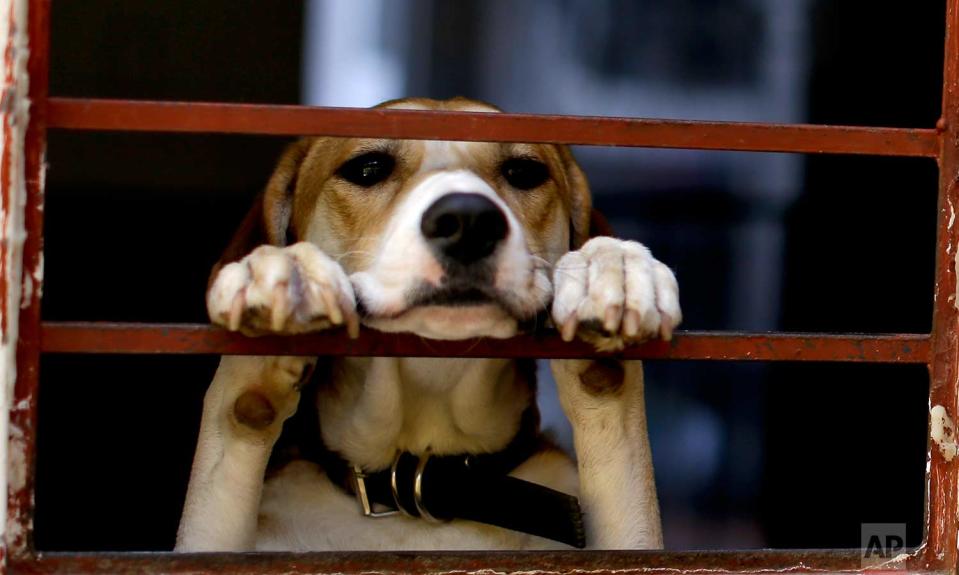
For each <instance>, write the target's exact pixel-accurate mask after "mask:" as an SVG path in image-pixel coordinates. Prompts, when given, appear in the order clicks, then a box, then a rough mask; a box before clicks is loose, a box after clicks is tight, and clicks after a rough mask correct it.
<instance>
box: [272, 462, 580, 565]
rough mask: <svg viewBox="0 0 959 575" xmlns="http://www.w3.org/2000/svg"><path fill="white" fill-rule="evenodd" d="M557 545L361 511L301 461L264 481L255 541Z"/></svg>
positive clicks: (287, 545) (290, 546) (289, 546)
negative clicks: (366, 515)
mask: <svg viewBox="0 0 959 575" xmlns="http://www.w3.org/2000/svg"><path fill="white" fill-rule="evenodd" d="M538 467H541V466H538ZM564 475H565V474H564ZM566 479H568V478H566ZM573 479H575V477H574V478H573ZM564 483H565V481H564ZM463 496H464V497H469V494H468V493H464V494H463ZM561 548H566V547H565V546H564V545H563V544H561V543H557V542H555V541H550V540H547V539H542V538H540V537H535V536H532V535H528V534H525V533H519V532H515V531H510V530H507V529H501V528H499V527H494V526H491V525H484V524H480V523H474V522H471V521H459V520H456V521H451V522H449V523H441V524H435V523H429V522H427V521H424V520H422V519H414V518H408V517H404V516H401V515H392V516H389V517H381V518H371V517H364V516H363V515H362V514H361V513H360V511H359V506H358V504H357V501H356V499H355V498H354V497H353V496H352V495H349V494H347V493H346V492H344V491H343V490H342V489H340V488H339V487H337V486H335V485H333V483H331V482H330V481H329V479H327V477H326V475H325V474H324V473H323V472H322V471H320V470H319V469H318V468H317V467H316V466H314V465H313V464H311V463H307V462H304V461H295V462H293V463H291V464H289V465H287V466H286V467H285V468H284V469H283V470H282V471H281V472H279V473H278V474H277V475H276V476H274V477H272V478H271V479H270V480H268V481H267V482H266V484H265V485H264V487H263V498H262V501H261V504H260V514H259V520H258V529H257V541H256V549H257V550H259V551H348V550H371V551H391V550H395V551H406V550H425V549H429V550H469V549H494V550H495V549H561Z"/></svg>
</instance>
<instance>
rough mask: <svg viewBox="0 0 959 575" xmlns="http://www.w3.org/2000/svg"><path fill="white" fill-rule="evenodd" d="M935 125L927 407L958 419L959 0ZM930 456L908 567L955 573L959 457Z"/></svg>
mask: <svg viewBox="0 0 959 575" xmlns="http://www.w3.org/2000/svg"><path fill="white" fill-rule="evenodd" d="M937 127H938V128H939V130H940V132H941V134H942V143H941V155H940V157H939V216H938V238H937V247H936V287H935V300H934V301H935V304H934V307H933V324H932V325H933V339H932V345H933V348H932V356H931V362H930V372H931V373H930V375H931V383H930V389H929V406H930V407H934V406H937V405H941V406H943V407H945V409H946V412H947V413H948V414H949V415H950V416H951V417H952V418H953V419H955V418H956V417H957V416H959V391H957V390H959V313H957V309H956V298H957V297H959V293H957V291H956V288H957V284H956V268H955V266H956V252H955V250H957V249H959V226H956V225H954V223H955V214H956V210H957V209H959V186H957V183H959V0H948V2H947V4H946V42H945V66H944V70H943V90H942V118H941V119H940V120H939V122H938V125H937ZM928 458H929V459H928V461H929V467H927V469H928V470H929V471H928V472H927V474H926V481H927V487H926V501H927V503H926V505H927V507H926V546H925V550H924V553H923V555H922V557H921V558H919V561H918V563H913V564H912V565H911V566H910V567H911V568H914V569H936V570H944V571H948V572H950V573H955V572H956V567H957V550H956V536H957V529H956V514H957V512H959V506H957V495H956V490H957V487H959V484H957V475H959V467H957V466H959V459H953V460H951V461H949V460H947V458H946V456H944V454H943V453H941V452H940V451H939V449H938V446H937V445H935V444H934V443H933V442H932V441H930V442H929V454H928ZM950 459H951V458H950Z"/></svg>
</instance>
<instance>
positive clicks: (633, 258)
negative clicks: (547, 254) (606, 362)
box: [552, 237, 682, 351]
mask: <svg viewBox="0 0 959 575" xmlns="http://www.w3.org/2000/svg"><path fill="white" fill-rule="evenodd" d="M553 285H554V286H555V288H554V295H553V309H552V316H553V321H554V322H555V323H556V326H557V328H558V329H559V330H560V333H561V334H562V337H563V339H564V340H566V341H571V340H572V339H573V338H574V337H577V336H578V337H580V338H581V339H584V340H586V341H589V342H590V343H592V344H594V345H595V346H596V348H597V349H598V350H600V351H612V350H616V349H621V348H622V347H623V346H624V345H626V344H629V343H632V342H638V341H643V340H647V339H651V338H655V337H661V338H663V339H665V340H669V339H671V338H672V335H673V330H674V329H675V328H676V326H677V325H679V322H680V321H681V319H682V312H681V311H680V308H679V286H678V284H677V283H676V277H675V276H674V275H673V272H672V270H670V269H669V268H668V267H666V265H665V264H663V263H662V262H660V261H659V260H657V259H656V258H654V257H653V256H652V254H650V252H649V250H648V249H647V248H646V246H644V245H642V244H640V243H638V242H633V241H624V240H617V239H614V238H608V237H598V238H593V239H591V240H589V241H588V242H586V243H585V244H584V245H583V247H582V248H581V249H579V250H576V251H573V252H569V253H567V254H566V255H564V256H563V257H562V258H560V260H559V261H558V262H557V263H556V268H555V271H554V274H553Z"/></svg>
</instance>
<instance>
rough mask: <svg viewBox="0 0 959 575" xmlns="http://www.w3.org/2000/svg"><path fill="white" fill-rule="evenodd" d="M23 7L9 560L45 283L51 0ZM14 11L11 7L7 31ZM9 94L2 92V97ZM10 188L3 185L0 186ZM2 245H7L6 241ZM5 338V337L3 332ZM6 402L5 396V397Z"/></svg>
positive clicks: (32, 433)
mask: <svg viewBox="0 0 959 575" xmlns="http://www.w3.org/2000/svg"><path fill="white" fill-rule="evenodd" d="M11 4H12V5H13V6H18V5H25V7H26V12H27V22H26V23H25V25H26V27H27V41H28V45H27V46H26V47H24V46H12V47H8V54H10V53H16V52H17V50H23V49H24V48H27V50H28V54H29V59H28V61H27V75H28V77H27V78H26V80H27V81H28V82H29V93H28V97H29V100H30V104H31V105H30V108H29V125H28V127H27V133H26V141H25V144H24V149H23V160H24V164H25V165H24V168H25V175H26V203H25V205H24V206H22V208H20V209H22V210H23V219H24V227H25V230H26V238H25V241H24V244H23V252H22V254H23V255H22V257H23V268H22V279H21V293H22V294H23V299H22V300H21V302H20V317H19V334H18V335H17V337H18V339H17V340H16V344H17V359H16V366H15V370H16V383H15V385H14V389H13V394H12V395H13V397H12V403H10V421H9V425H10V428H9V441H8V444H7V446H8V447H7V448H8V454H7V463H6V464H5V465H7V477H8V483H7V517H6V530H5V532H4V534H5V537H4V539H5V541H4V544H5V546H6V552H7V555H8V557H9V559H10V560H12V559H13V558H15V557H24V556H29V554H30V553H31V552H32V541H31V539H32V535H33V533H32V531H33V486H34V471H35V465H34V462H35V460H36V421H37V398H36V390H37V383H38V379H39V377H38V368H39V363H40V292H41V288H42V285H43V191H44V190H43V171H44V160H45V155H46V137H47V136H46V106H45V104H46V101H47V90H48V78H49V67H50V66H49V53H50V43H49V33H50V0H29V1H28V0H14V1H13V2H12V3H11ZM15 12H16V11H15V10H12V9H11V22H10V29H11V30H15V29H16V27H17V24H18V22H15V21H13V14H14V13H15ZM6 95H7V94H5V96H6ZM8 185H10V184H9V182H8V181H4V182H3V183H2V186H3V187H4V188H6V187H7V186H8ZM3 239H4V242H6V241H8V238H7V237H4V238H3ZM3 335H4V337H6V336H7V334H6V333H4V334H3ZM8 398H9V395H8Z"/></svg>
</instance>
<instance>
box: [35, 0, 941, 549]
mask: <svg viewBox="0 0 959 575" xmlns="http://www.w3.org/2000/svg"><path fill="white" fill-rule="evenodd" d="M491 4H496V3H495V2H494V3H483V2H481V1H479V0H469V1H466V0H461V1H458V2H443V1H442V0H435V1H433V0H410V1H409V2H403V3H395V4H393V6H399V8H394V10H408V11H409V13H410V14H413V15H414V17H413V18H411V21H412V22H413V24H411V25H414V26H416V27H417V29H416V30H417V31H419V30H420V28H426V29H429V30H432V33H430V34H414V36H415V37H416V38H417V40H416V42H415V43H414V45H406V46H403V47H402V49H404V50H406V51H407V53H410V54H413V57H411V58H410V59H409V61H410V62H411V65H410V66H409V69H408V70H406V71H405V77H406V80H405V84H404V86H403V87H404V90H405V91H406V92H407V93H408V94H410V95H428V96H432V97H449V96H453V95H458V94H465V95H475V96H479V97H483V98H489V99H496V96H497V94H500V93H501V90H502V89H503V88H502V87H497V86H500V85H501V84H503V83H509V86H508V87H509V88H510V89H512V90H513V92H516V93H522V92H523V90H524V86H523V76H522V75H520V76H516V75H515V74H514V75H512V76H508V77H507V76H503V77H502V81H501V82H500V83H499V84H497V78H499V76H498V75H497V73H498V70H499V68H497V67H496V62H497V60H496V58H490V59H487V60H483V61H479V60H480V58H479V56H478V55H477V54H481V53H483V52H482V49H481V45H482V44H483V41H484V38H485V36H484V35H485V34H487V33H488V32H489V31H488V30H486V29H484V28H483V27H482V26H483V23H484V22H486V23H488V22H489V21H490V20H489V19H488V18H487V19H484V18H483V17H482V16H483V15H484V14H485V13H486V11H487V10H492V8H489V6H490V5H491ZM500 4H502V3H500ZM527 4H528V5H530V6H531V5H533V4H535V3H533V2H528V3H517V4H516V6H517V8H516V11H517V13H521V12H522V9H521V8H520V7H519V6H523V5H527ZM576 4H577V3H576V2H572V0H569V1H562V2H557V5H558V6H561V7H564V9H565V8H570V6H573V5H576ZM747 4H748V3H747ZM780 4H782V3H780ZM605 5H607V6H608V7H610V9H612V10H614V11H619V12H616V13H622V14H623V15H624V16H623V17H622V18H619V20H620V21H622V22H625V23H626V24H624V25H623V26H621V27H620V28H616V29H613V30H611V31H610V30H608V31H607V32H608V33H607V34H606V35H605V36H601V38H604V39H605V40H604V42H605V43H604V44H603V45H602V46H600V47H599V48H597V46H595V45H594V44H595V40H593V39H592V38H594V37H593V36H590V35H588V34H587V32H588V30H587V31H583V36H582V38H581V39H580V38H579V37H577V38H575V39H574V40H576V41H575V42H574V44H575V46H576V47H577V50H578V51H579V52H578V53H582V54H585V56H584V57H586V58H587V59H591V60H590V65H592V66H594V67H595V68H596V69H599V70H601V71H605V72H604V73H616V74H620V75H625V76H636V77H645V76H649V75H653V76H657V75H658V76H657V77H665V78H669V79H670V81H673V82H678V83H680V84H682V83H688V84H689V85H690V86H692V87H695V86H697V85H699V84H701V83H703V82H711V81H716V78H714V76H715V75H717V74H718V75H720V76H721V78H726V79H730V81H732V82H745V81H748V79H749V77H750V74H751V73H752V72H751V71H750V70H751V69H752V68H750V62H751V60H750V59H751V58H753V53H754V52H753V51H752V48H753V47H754V46H752V44H750V42H762V41H765V40H768V35H767V36H763V34H761V33H759V34H751V33H750V32H751V31H754V28H755V27H756V26H759V24H757V22H756V21H755V19H754V18H752V16H750V13H749V12H748V11H745V10H743V8H742V5H743V3H742V2H735V1H732V0H728V1H725V2H723V1H719V0H683V1H682V2H669V1H667V0H660V1H653V0H648V1H644V2H635V3H631V2H617V1H615V0H608V1H607V2H606V4H605ZM677 6H680V7H681V8H682V9H683V10H688V11H691V12H689V13H690V14H698V15H699V16H700V20H696V21H701V20H702V19H703V18H705V19H706V20H708V21H709V22H711V25H710V26H709V27H704V28H702V29H699V30H697V29H693V30H692V32H690V35H689V38H691V40H690V41H689V42H687V43H684V44H683V45H682V49H681V50H676V49H669V50H667V49H665V48H663V46H664V45H666V44H662V45H661V44H659V43H657V42H660V41H663V42H665V40H663V38H661V36H662V37H664V38H666V39H668V37H669V36H670V34H669V31H670V30H671V28H670V26H673V25H675V22H673V21H671V20H670V19H669V15H670V14H673V13H674V12H676V10H678V9H677V8H676V7H677ZM53 8H54V9H53V16H52V17H53V20H52V25H53V34H52V69H51V93H52V94H53V95H57V96H89V97H118V98H145V99H182V100H216V101H241V102H270V103H296V102H299V101H301V97H302V96H301V84H302V82H301V71H302V69H303V66H302V64H303V62H302V61H301V60H302V54H303V52H302V50H301V47H302V44H303V36H304V30H309V26H308V24H307V22H308V20H307V19H306V17H305V11H304V7H303V5H301V4H300V3H298V2H254V1H246V0H243V1H238V0H234V1H231V2H225V1H223V0H202V1H200V0H167V1H165V2H159V3H154V2H128V1H124V0H86V1H84V2H57V3H55V5H54V7H53ZM573 8H575V6H573ZM573 8H570V9H571V10H572V9H573ZM807 8H808V9H807V10H806V12H805V13H804V17H805V18H807V20H806V21H804V22H805V28H804V29H805V30H806V32H804V36H803V37H804V42H803V43H802V44H803V46H805V48H804V50H805V52H804V53H803V55H804V59H803V60H802V61H803V62H804V63H803V64H802V66H803V72H802V75H803V76H804V77H805V78H806V79H807V81H806V82H805V83H804V84H803V92H802V93H801V94H799V97H800V99H801V101H802V106H801V109H802V110H803V112H802V117H801V118H800V119H801V120H804V121H808V122H814V123H842V124H864V125H887V126H910V127H913V126H917V127H931V126H932V125H934V123H935V121H936V119H937V118H938V115H939V101H940V80H941V63H942V50H943V46H942V37H943V16H944V13H945V9H944V5H943V2H941V1H930V2H918V3H912V4H910V5H909V6H908V9H903V8H902V7H901V6H898V5H897V4H895V3H875V2H855V1H847V2H834V1H831V0H821V1H812V0H811V1H810V2H809V3H808V7H807ZM574 12H575V10H574ZM509 14H511V12H507V16H508V15H509ZM534 15H535V14H534ZM527 16H528V14H527ZM626 16H629V17H628V18H627V17H626ZM512 20H513V21H514V24H515V25H516V26H520V27H521V28H523V27H531V28H530V29H531V30H533V31H535V29H536V27H537V26H538V25H539V23H538V22H537V21H536V19H535V18H532V19H531V18H527V17H523V18H520V17H516V18H514V19H512ZM310 22H312V20H310ZM634 22H639V23H641V24H636V25H635V26H631V25H627V24H629V23H634ZM760 28H761V26H760ZM716 29H718V30H721V31H723V33H722V34H718V35H716V34H713V35H709V34H706V33H705V32H707V31H709V30H716ZM687 32H689V30H687ZM658 38H659V40H657V39H658ZM747 39H748V41H746V40H747ZM387 40H389V38H387ZM710 42H713V44H710ZM723 46H725V47H726V48H724V49H718V48H717V47H720V48H721V47H723ZM398 49H399V48H398ZM624 54H629V55H630V56H629V57H628V58H627V57H626V56H624ZM499 57H500V58H511V57H512V55H511V53H510V51H509V50H508V49H506V50H505V55H503V54H500V55H499ZM490 62H492V64H491V63H490ZM786 64H788V62H787V63H786ZM786 64H782V65H786ZM357 66H360V64H357ZM610 71H611V72H610ZM357 72H358V73H359V72H362V70H357ZM491 78H492V79H491ZM490 86H494V88H495V89H494V88H491V87H490ZM513 92H511V93H513ZM518 102H519V104H518V106H517V108H519V109H522V110H523V111H543V112H547V111H554V110H551V109H549V105H547V104H542V105H540V104H538V103H537V102H536V101H525V100H522V99H520V100H518ZM364 105H365V104H364ZM510 109H514V108H510ZM596 113H602V112H601V111H597V112H596ZM636 115H644V114H643V111H642V110H639V111H637V112H636ZM706 116H707V117H709V114H708V110H707V113H706ZM717 119H719V118H717ZM285 142H286V141H285V140H283V139H279V138H269V137H245V136H219V135H189V136H179V135H161V134H136V135H133V134H99V133H98V134H93V133H79V132H59V131H55V132H52V133H51V134H50V140H49V150H48V161H49V172H48V178H47V187H48V193H47V200H46V201H47V204H46V218H47V220H46V252H45V268H46V282H45V286H44V300H43V315H44V318H45V319H47V320H117V321H157V322H163V321H168V322H173V321H177V322H182V321H190V322H202V321H205V311H204V301H203V293H204V289H205V284H206V276H207V273H208V270H209V269H210V267H211V265H212V264H213V262H214V261H216V259H217V257H218V255H219V252H220V250H221V249H222V248H223V247H224V245H225V243H226V241H227V239H228V238H229V236H230V234H231V232H232V230H233V229H234V227H235V225H236V224H237V222H238V221H239V219H240V218H241V216H242V214H243V213H244V212H245V210H246V208H247V207H248V205H249V202H250V200H251V199H252V197H253V196H254V195H255V194H256V193H257V192H258V190H259V187H260V186H261V185H262V184H263V183H264V182H265V180H266V178H267V177H268V175H269V173H270V170H271V167H272V164H273V162H274V161H275V159H276V157H277V154H278V153H279V150H280V149H281V147H282V146H283V145H284V144H285ZM600 153H602V152H591V151H583V154H584V155H583V156H581V157H582V158H583V159H584V160H583V164H584V166H585V168H586V171H587V174H588V175H590V177H591V178H592V180H593V182H594V191H595V194H596V202H597V205H598V207H599V208H600V209H602V210H604V211H605V212H606V213H607V214H611V213H612V214H614V215H615V217H614V218H612V219H613V224H614V227H616V228H617V229H619V230H621V233H623V234H624V235H628V236H631V237H637V238H639V239H642V240H643V241H645V242H646V243H647V244H649V245H650V246H651V247H652V249H653V251H654V253H656V254H657V255H658V256H659V257H660V259H662V260H664V261H666V262H667V263H669V264H670V265H671V266H673V267H674V268H675V269H676V271H677V275H678V276H679V280H680V285H681V286H682V289H683V306H684V312H685V317H686V319H685V324H684V327H686V328H689V329H730V328H740V327H743V326H744V325H747V327H748V326H749V325H751V324H749V322H746V321H745V320H744V319H743V318H744V317H747V316H748V315H749V311H750V308H752V307H754V306H759V305H760V304H762V303H763V298H766V297H768V298H771V299H770V300H769V301H773V302H775V305H774V306H773V309H774V313H773V314H772V315H771V317H770V318H769V319H768V321H767V322H766V323H764V324H761V325H760V327H762V328H766V329H781V330H810V331H865V332H926V331H928V330H929V329H930V323H931V322H930V318H931V310H932V306H931V303H932V280H933V265H934V261H933V253H934V251H933V247H934V242H935V198H936V169H935V165H934V163H933V162H932V161H924V160H906V159H887V158H856V157H839V156H829V157H818V156H817V157H808V158H806V159H805V161H804V162H803V163H802V164H801V169H800V170H799V171H798V173H797V176H796V185H797V188H798V195H796V197H795V198H794V199H791V200H790V201H788V202H785V203H783V204H781V205H776V206H771V205H770V204H769V203H768V202H764V201H759V200H755V199H752V198H750V197H749V196H744V195H742V194H739V193H737V190H736V183H735V181H730V180H729V179H727V178H725V177H724V174H723V172H722V171H716V172H711V171H709V170H704V171H703V173H702V174H698V175H697V177H695V178H693V177H689V174H688V171H685V170H675V172H676V173H671V174H666V175H663V174H664V173H665V171H664V170H659V171H657V170H656V169H655V165H656V161H655V158H656V157H655V156H649V154H648V153H647V152H644V151H635V152H629V153H635V154H637V157H643V158H645V157H652V158H653V159H652V160H651V161H649V162H648V163H649V164H651V165H653V166H654V167H653V168H649V169H646V168H644V169H646V170H647V171H646V172H642V173H641V174H640V175H639V176H637V175H636V174H635V173H632V172H630V171H629V170H619V171H617V170H614V169H606V166H611V165H613V163H611V161H610V162H607V163H604V161H605V160H604V159H603V157H601V156H599V155H591V154H600ZM640 154H647V155H646V156H639V155H640ZM716 154H720V153H716ZM697 157H698V156H697ZM710 157H712V156H710ZM627 163H628V162H627ZM617 165H619V164H617ZM680 172H682V173H680ZM767 220H769V221H773V220H775V221H776V222H779V223H780V224H778V225H781V232H782V240H783V243H782V245H783V250H782V253H781V258H777V261H781V262H782V264H781V265H780V266H779V267H777V268H776V270H777V271H776V272H775V276H776V277H775V278H774V279H775V280H776V281H774V282H772V283H771V287H770V288H769V289H768V290H767V291H766V292H763V291H759V292H758V293H759V294H760V296H758V299H757V298H756V297H753V299H751V300H747V301H745V303H744V302H743V299H742V298H741V297H740V298H737V294H736V293H735V292H736V291H737V288H735V286H736V285H738V284H735V282H733V281H732V280H730V278H731V277H732V276H734V275H735V274H736V273H737V270H742V269H745V268H748V267H749V266H752V265H759V264H757V263H756V262H755V261H750V256H749V255H748V254H750V253H753V252H748V251H747V252H745V253H746V254H747V255H746V256H745V257H743V253H744V252H743V251H741V250H739V251H737V248H736V246H738V245H739V244H738V243H737V242H741V241H742V238H741V237H740V236H739V235H736V234H737V233H739V231H741V230H743V229H752V228H750V227H749V226H750V225H754V224H757V222H758V224H759V226H760V228H761V227H762V224H763V222H765V221H767ZM757 237H758V239H757V240H756V241H759V242H761V241H763V240H762V236H757ZM761 265H766V264H761ZM763 294H765V295H763ZM216 362H217V358H215V357H203V356H197V357H173V356H171V357H129V356H127V357H121V356H106V357H83V356H60V355H49V356H46V357H44V359H43V361H42V365H41V391H40V403H39V410H40V411H39V438H38V440H39V451H38V462H37V463H38V469H37V497H36V505H37V512H36V523H35V525H36V531H35V540H36V546H37V547H38V548H39V549H41V550H150V549H159V550H162V549H170V548H172V545H173V540H174V535H175V532H176V525H177V521H178V519H179V513H180V507H181V505H182V501H183V496H184V492H185V488H186V483H187V478H188V475H189V468H190V462H191V458H192V451H193V447H194V441H195V437H196V430H197V429H198V424H199V416H200V408H201V400H202V396H203V393H204V391H205V388H206V385H207V384H208V382H209V380H210V378H211V376H212V374H213V371H214V369H215V367H216ZM647 370H648V372H649V376H648V379H649V383H648V384H647V385H648V389H649V391H648V396H649V397H648V400H649V406H650V420H651V421H650V425H651V434H652V438H653V448H654V453H655V461H656V466H657V479H658V484H659V488H660V496H661V500H662V506H663V517H664V524H665V535H666V543H667V546H668V547H670V548H673V549H683V548H714V547H723V546H725V547H739V548H743V547H763V546H770V547H856V546H858V545H859V544H860V539H859V537H860V526H861V524H862V523H905V524H907V528H908V529H907V534H908V541H909V544H911V545H915V544H918V543H919V542H920V540H921V538H922V536H923V534H922V513H923V496H924V492H923V490H924V478H923V476H924V469H925V466H924V461H925V449H926V418H927V413H926V410H927V403H926V401H927V394H928V378H927V374H926V372H925V369H924V368H922V367H918V366H916V367H890V366H853V365H836V364H803V365H794V364H787V365H782V364H779V365H758V364H749V365H746V364H735V363H722V364H720V363H709V362H687V363H678V362H672V363H670V362H650V363H649V364H648V366H647ZM687 423H688V424H687ZM624 496H628V494H624Z"/></svg>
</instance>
